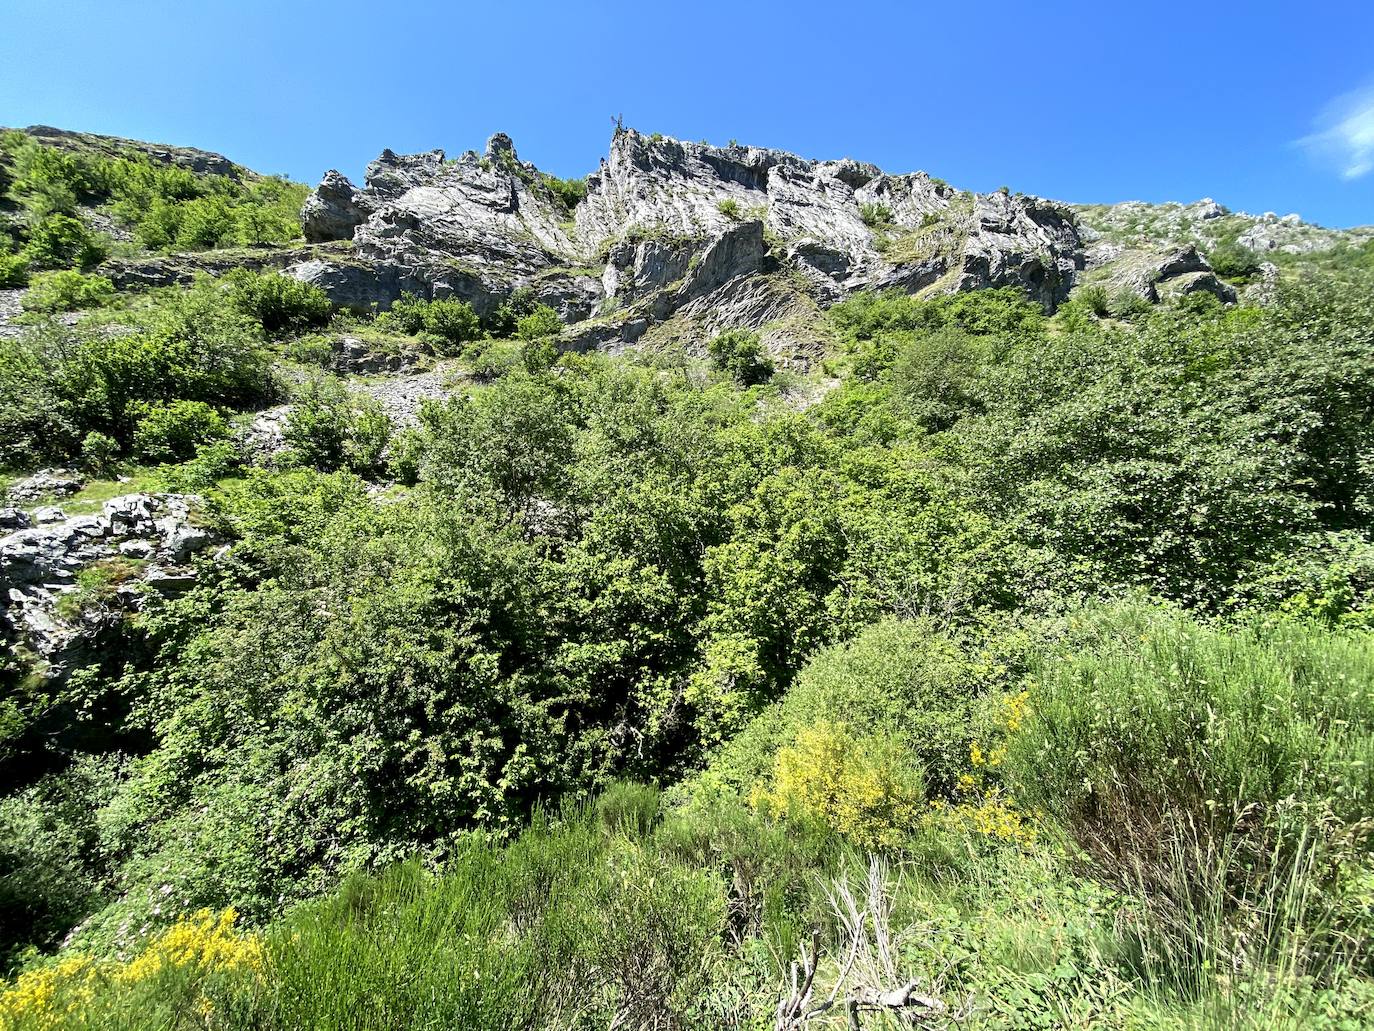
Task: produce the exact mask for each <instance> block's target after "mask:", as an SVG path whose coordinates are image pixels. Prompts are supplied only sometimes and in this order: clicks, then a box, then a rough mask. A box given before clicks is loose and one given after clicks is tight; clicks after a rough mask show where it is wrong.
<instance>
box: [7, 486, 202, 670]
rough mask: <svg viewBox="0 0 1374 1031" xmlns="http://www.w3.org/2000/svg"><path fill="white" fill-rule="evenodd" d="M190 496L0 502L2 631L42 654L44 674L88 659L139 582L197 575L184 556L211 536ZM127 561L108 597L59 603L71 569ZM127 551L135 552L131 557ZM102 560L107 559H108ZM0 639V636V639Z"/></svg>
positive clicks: (183, 583)
mask: <svg viewBox="0 0 1374 1031" xmlns="http://www.w3.org/2000/svg"><path fill="white" fill-rule="evenodd" d="M196 500H197V499H195V498H194V497H191V496H188V495H181V494H126V495H124V496H122V497H117V498H112V499H111V500H109V501H107V502H105V504H104V507H103V511H102V513H101V514H100V515H98V516H96V515H78V516H72V517H70V518H68V517H66V516H64V515H62V513H61V512H60V511H50V512H48V513H47V515H48V516H51V517H52V518H43V517H40V513H35V518H31V517H30V516H29V515H28V514H27V513H25V512H24V511H22V510H19V509H0V528H3V529H5V530H7V531H9V532H8V533H6V535H4V536H0V597H3V598H4V600H5V602H6V604H5V606H3V608H0V613H2V614H3V615H4V617H5V620H6V622H7V623H8V636H11V637H13V638H16V639H17V640H16V642H15V643H17V644H22V645H23V646H24V647H27V648H29V649H30V650H32V651H33V652H34V653H36V654H37V655H38V656H39V657H41V658H42V659H43V660H44V662H45V664H46V666H47V669H46V671H45V674H46V675H47V676H49V677H60V676H62V675H64V674H65V673H67V672H69V671H70V669H71V668H73V667H74V666H75V665H77V664H80V663H81V662H84V661H87V659H88V658H89V653H90V649H91V648H92V647H93V646H94V643H95V641H97V640H98V638H99V636H100V634H101V633H103V632H105V631H107V630H109V629H110V628H111V626H112V625H114V624H115V623H117V622H118V620H119V618H120V614H121V612H123V611H128V610H134V609H137V608H138V607H139V606H140V605H141V604H142V602H143V598H144V591H145V590H148V589H151V590H152V591H154V592H157V593H160V594H163V595H169V594H175V593H180V592H181V591H184V590H186V589H187V588H188V587H190V586H192V585H193V584H194V583H195V571H194V569H192V568H191V567H190V566H189V565H188V563H190V561H191V559H192V558H193V557H194V556H195V555H196V554H198V553H200V552H201V551H204V550H205V549H206V548H207V547H209V545H210V544H211V542H212V536H211V534H210V533H209V531H207V530H205V529H204V528H202V527H200V526H198V525H196V523H195V522H194V520H193V519H192V516H191V512H192V509H193V506H194V504H195V502H196ZM114 560H125V561H124V564H123V565H121V566H119V567H118V568H119V572H120V574H121V575H120V577H119V578H114V577H112V578H111V581H110V588H109V596H108V597H104V598H101V599H99V604H98V605H94V606H91V607H81V606H78V607H77V608H76V610H75V612H74V613H73V612H64V611H63V610H62V608H61V606H60V605H59V600H60V599H61V598H62V597H63V596H64V595H68V594H71V593H72V592H74V591H76V590H77V576H78V574H80V573H81V572H82V570H85V569H88V568H90V567H92V566H93V565H95V564H97V563H107V564H108V563H110V562H111V561H114ZM129 560H132V561H129ZM107 568H108V566H107ZM0 643H2V642H0Z"/></svg>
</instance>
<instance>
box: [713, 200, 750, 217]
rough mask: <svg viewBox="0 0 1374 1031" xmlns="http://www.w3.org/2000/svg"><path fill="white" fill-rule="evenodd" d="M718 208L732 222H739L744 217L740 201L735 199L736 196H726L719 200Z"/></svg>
mask: <svg viewBox="0 0 1374 1031" xmlns="http://www.w3.org/2000/svg"><path fill="white" fill-rule="evenodd" d="M716 210H717V211H719V212H720V213H721V214H722V215H724V216H725V217H726V218H728V219H730V220H731V221H732V222H738V221H739V220H740V219H741V218H743V217H744V212H743V210H742V209H741V208H740V206H739V201H737V200H735V198H734V197H726V198H725V199H724V200H722V201H718V202H717V203H716Z"/></svg>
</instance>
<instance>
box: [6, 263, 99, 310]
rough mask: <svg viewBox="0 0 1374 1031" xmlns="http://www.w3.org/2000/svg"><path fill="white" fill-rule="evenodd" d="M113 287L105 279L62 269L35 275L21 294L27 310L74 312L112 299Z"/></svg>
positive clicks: (94, 306)
mask: <svg viewBox="0 0 1374 1031" xmlns="http://www.w3.org/2000/svg"><path fill="white" fill-rule="evenodd" d="M114 292H115V291H114V284H113V283H111V282H110V281H109V280H108V279H106V278H105V277H104V276H83V275H82V274H81V273H80V272H74V271H71V270H70V269H65V270H62V271H60V272H44V273H42V274H40V275H37V276H34V277H33V280H32V281H31V282H30V283H29V292H28V293H27V294H25V295H24V308H25V310H27V311H46V312H54V311H74V310H76V309H78V308H98V307H100V306H101V305H102V304H105V303H106V302H107V301H109V300H110V299H111V298H113V297H114Z"/></svg>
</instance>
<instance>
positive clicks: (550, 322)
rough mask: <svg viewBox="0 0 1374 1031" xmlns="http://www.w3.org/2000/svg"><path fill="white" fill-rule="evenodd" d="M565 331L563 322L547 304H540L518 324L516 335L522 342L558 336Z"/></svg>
mask: <svg viewBox="0 0 1374 1031" xmlns="http://www.w3.org/2000/svg"><path fill="white" fill-rule="evenodd" d="M562 331H563V320H562V319H560V318H559V317H558V312H556V311H554V310H553V309H552V308H550V307H549V306H548V305H547V304H540V305H537V306H536V307H535V309H534V310H533V311H532V312H530V313H529V314H528V315H525V316H523V317H522V318H521V319H520V320H519V321H518V322H517V323H516V328H515V335H516V336H517V337H518V338H519V339H521V340H539V339H541V338H543V337H551V336H557V335H558V334H559V333H561V332H562Z"/></svg>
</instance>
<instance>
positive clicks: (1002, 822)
mask: <svg viewBox="0 0 1374 1031" xmlns="http://www.w3.org/2000/svg"><path fill="white" fill-rule="evenodd" d="M1029 700H1030V691H1020V692H1017V693H1016V694H1011V695H1006V696H1005V697H1003V698H1002V699H1001V701H1000V702H999V703H998V704H999V708H998V712H997V714H996V716H995V717H994V718H993V721H992V736H993V739H994V740H993V742H992V743H990V744H988V745H987V747H984V746H983V745H982V744H981V743H980V742H979V741H978V740H977V739H975V740H973V741H971V742H970V743H969V765H970V767H971V768H972V772H970V773H965V774H964V775H962V776H961V777H960V778H959V783H958V792H959V795H960V801H958V802H957V803H954V804H951V803H948V802H942V801H936V802H931V804H930V811H929V812H928V813H927V816H926V820H927V823H928V824H930V825H934V826H938V827H942V828H945V829H947V830H955V831H960V832H963V833H975V834H981V835H984V836H986V837H990V838H997V839H998V840H999V841H1014V842H1016V843H1018V844H1020V845H1032V844H1034V843H1035V838H1036V833H1035V828H1034V827H1033V826H1032V825H1031V823H1030V821H1029V820H1028V819H1027V817H1026V816H1025V815H1024V814H1023V813H1021V812H1020V811H1019V810H1018V809H1017V807H1016V802H1015V800H1014V799H1013V798H1011V797H1010V796H1009V795H1006V794H1004V793H1003V790H1002V788H1001V787H999V786H997V785H996V784H991V785H990V784H989V783H988V779H989V774H993V773H994V771H996V770H997V768H998V767H1000V766H1001V765H1002V763H1003V761H1004V760H1005V759H1006V756H1007V742H1008V741H1009V740H1010V738H1011V737H1012V736H1013V735H1014V734H1016V732H1017V731H1019V730H1020V729H1021V725H1022V724H1023V723H1024V722H1025V719H1026V707H1027V705H1028V703H1029Z"/></svg>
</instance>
